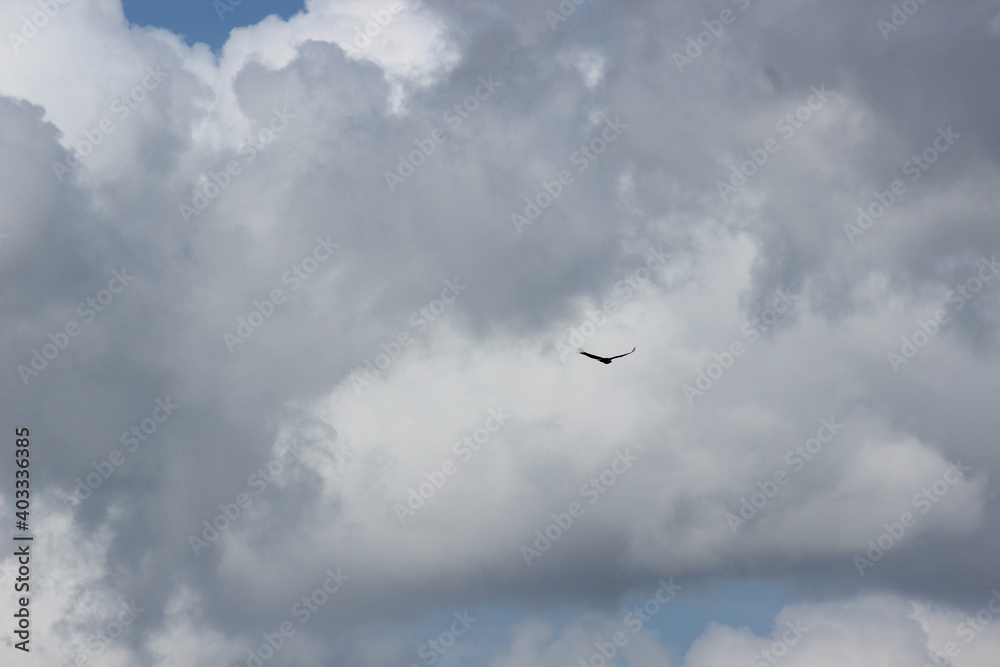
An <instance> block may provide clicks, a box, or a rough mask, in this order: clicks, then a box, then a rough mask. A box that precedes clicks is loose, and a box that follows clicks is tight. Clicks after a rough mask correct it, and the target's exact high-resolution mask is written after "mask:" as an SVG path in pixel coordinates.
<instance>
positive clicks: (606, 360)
mask: <svg viewBox="0 0 1000 667" xmlns="http://www.w3.org/2000/svg"><path fill="white" fill-rule="evenodd" d="M576 349H577V350H579V351H580V354H582V355H583V356H585V357H590V358H591V359H597V360H598V361H599V362H601V363H602V364H610V363H611V362H612V361H614V360H615V359H619V358H621V357H627V356H628V355H630V354H632V353H633V352H635V348H634V347H633V348H632V349H631V350H629V351H628V352H626V353H625V354H618V355H615V356H613V357H599V356H597V355H596V354H591V353H590V352H584V351H583V348H582V347H578V348H576Z"/></svg>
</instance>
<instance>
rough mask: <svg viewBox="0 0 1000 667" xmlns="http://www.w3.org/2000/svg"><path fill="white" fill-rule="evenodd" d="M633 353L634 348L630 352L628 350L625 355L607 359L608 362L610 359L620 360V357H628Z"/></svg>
mask: <svg viewBox="0 0 1000 667" xmlns="http://www.w3.org/2000/svg"><path fill="white" fill-rule="evenodd" d="M633 352H635V348H634V347H633V348H632V349H631V350H629V351H628V352H626V353H625V354H619V355H617V356H614V357H608V361H611V360H612V359H620V358H621V357H627V356H628V355H630V354H632V353H633Z"/></svg>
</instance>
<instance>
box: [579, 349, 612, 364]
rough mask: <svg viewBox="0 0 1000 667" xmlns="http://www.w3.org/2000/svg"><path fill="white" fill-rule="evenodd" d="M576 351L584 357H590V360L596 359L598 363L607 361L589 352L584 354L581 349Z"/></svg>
mask: <svg viewBox="0 0 1000 667" xmlns="http://www.w3.org/2000/svg"><path fill="white" fill-rule="evenodd" d="M576 349H577V350H578V351H579V352H580V354H582V355H583V356H585V357H590V358H591V359H597V360H598V361H609V360H608V359H605V358H604V357H599V356H597V355H596V354H591V353H590V352H584V351H583V348H582V347H578V348H576Z"/></svg>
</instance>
